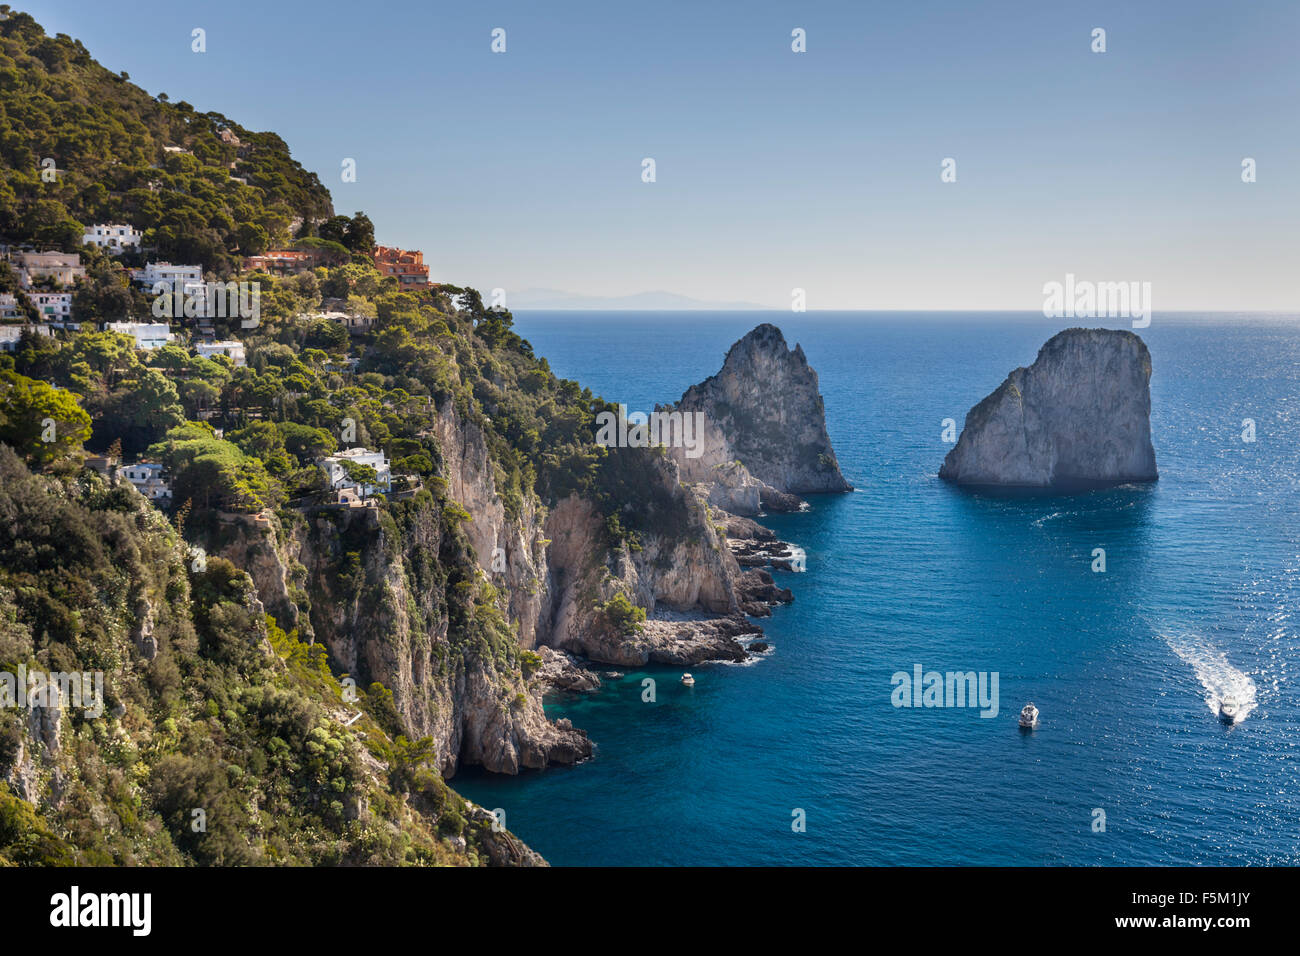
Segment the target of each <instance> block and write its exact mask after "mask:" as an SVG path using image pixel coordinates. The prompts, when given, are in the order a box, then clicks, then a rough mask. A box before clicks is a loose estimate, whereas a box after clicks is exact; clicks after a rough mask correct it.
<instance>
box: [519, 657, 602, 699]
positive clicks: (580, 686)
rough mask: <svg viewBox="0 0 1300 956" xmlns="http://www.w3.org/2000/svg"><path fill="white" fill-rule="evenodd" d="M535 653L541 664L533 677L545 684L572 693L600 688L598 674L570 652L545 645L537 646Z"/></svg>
mask: <svg viewBox="0 0 1300 956" xmlns="http://www.w3.org/2000/svg"><path fill="white" fill-rule="evenodd" d="M537 653H538V655H539V656H540V657H541V659H542V665H541V667H539V668H538V669H537V673H536V674H534V675H533V677H534V679H536V680H537V681H538V682H540V683H542V684H544V685H545V686H547V687H549V688H551V689H553V690H564V691H570V692H573V693H586V692H588V691H593V690H598V689H599V688H600V677H599V675H597V674H596V672H595V671H592V670H588V669H587V668H585V667H583V666H582V664H581V663H579V661H578V659H577V658H576V657H574V656H573V655H572V654H568V653H566V652H564V651H557V650H554V649H553V648H550V647H545V646H543V647H540V648H538V649H537Z"/></svg>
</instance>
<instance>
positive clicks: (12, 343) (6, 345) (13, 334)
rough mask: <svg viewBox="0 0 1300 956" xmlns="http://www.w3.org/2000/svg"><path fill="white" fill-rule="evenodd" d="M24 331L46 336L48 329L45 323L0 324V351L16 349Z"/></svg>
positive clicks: (48, 332)
mask: <svg viewBox="0 0 1300 956" xmlns="http://www.w3.org/2000/svg"><path fill="white" fill-rule="evenodd" d="M24 332H31V333H32V335H44V336H46V337H48V336H49V334H50V329H49V326H47V325H0V352H12V351H14V350H15V349H17V348H18V343H19V341H21V339H22V337H23V333H24Z"/></svg>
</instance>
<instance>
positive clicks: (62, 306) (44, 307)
mask: <svg viewBox="0 0 1300 956" xmlns="http://www.w3.org/2000/svg"><path fill="white" fill-rule="evenodd" d="M27 298H29V299H31V300H32V304H33V305H34V306H36V311H38V312H40V313H41V318H42V319H44V320H45V321H46V322H66V321H67V320H68V319H70V318H71V317H72V293H71V292H29V293H27Z"/></svg>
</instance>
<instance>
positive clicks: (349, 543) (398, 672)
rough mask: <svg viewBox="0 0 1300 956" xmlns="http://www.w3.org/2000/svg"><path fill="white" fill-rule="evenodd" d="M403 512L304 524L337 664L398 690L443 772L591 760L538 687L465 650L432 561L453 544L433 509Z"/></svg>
mask: <svg viewBox="0 0 1300 956" xmlns="http://www.w3.org/2000/svg"><path fill="white" fill-rule="evenodd" d="M402 517H403V523H402V524H401V525H400V526H397V525H395V524H394V523H393V522H392V521H391V520H390V519H389V518H388V516H387V515H385V514H384V513H383V512H380V511H377V510H374V509H356V510H350V511H343V512H333V513H321V514H318V515H315V516H314V517H312V518H311V519H310V521H309V523H308V525H307V527H306V528H305V530H304V534H303V538H302V541H301V552H300V554H301V560H302V562H303V564H304V565H305V567H306V568H307V572H308V578H307V586H308V588H307V589H308V593H309V594H310V596H311V616H312V625H313V628H314V630H315V633H316V635H317V638H318V639H320V640H323V641H324V642H325V643H326V644H327V646H328V647H329V649H330V654H331V656H332V657H333V658H334V660H335V661H337V662H338V664H339V666H341V667H342V668H344V669H345V670H346V671H347V672H348V673H349V674H350V675H351V676H352V677H353V678H354V679H355V680H356V681H357V683H358V685H360V686H361V687H363V688H364V687H368V686H369V685H370V683H371V682H375V681H377V682H379V683H381V684H383V685H384V686H385V687H387V688H388V689H389V690H390V691H392V693H393V701H394V706H395V707H396V708H397V711H398V713H399V715H400V716H401V718H402V721H403V723H404V724H405V726H406V729H407V730H408V731H409V734H410V735H411V736H412V738H413V739H414V738H416V737H424V736H428V737H431V738H433V740H434V742H435V744H436V745H437V750H438V765H439V768H440V769H441V770H442V772H443V773H444V775H447V776H450V775H452V774H454V773H455V771H456V768H457V767H458V766H460V764H461V763H470V764H479V765H482V766H483V767H485V768H487V769H488V770H492V771H495V772H498V773H518V772H519V771H520V770H521V769H522V768H533V769H540V768H542V767H545V766H547V765H548V764H552V763H559V764H571V763H575V762H577V761H579V760H582V759H584V758H585V757H588V756H590V755H591V750H592V748H591V742H590V740H588V739H587V736H586V734H585V733H583V732H582V731H580V730H576V729H574V728H573V727H572V726H571V725H569V726H567V727H561V726H560V725H559V724H558V723H554V722H552V721H550V720H548V719H547V718H546V716H545V714H544V713H543V712H542V703H541V695H542V691H541V688H540V687H539V686H532V687H529V686H527V684H526V682H525V681H524V679H523V676H522V673H521V672H520V670H519V669H518V668H517V667H515V668H513V669H512V668H509V667H502V666H497V662H495V661H494V660H492V659H485V658H484V657H483V656H482V655H481V654H467V653H465V651H464V645H463V644H460V643H458V640H459V638H460V637H461V636H460V635H455V634H453V633H452V631H451V622H450V620H449V608H448V606H447V599H446V591H445V589H446V581H445V580H442V579H441V577H440V574H439V572H438V570H437V566H436V565H434V564H433V563H432V561H433V558H434V557H436V556H438V555H440V554H441V555H443V556H444V557H445V556H446V555H447V551H446V550H445V548H447V547H450V546H451V543H450V542H448V541H447V540H446V539H445V538H444V530H445V529H444V525H443V523H442V522H441V521H440V520H439V515H438V513H437V510H436V506H435V505H434V503H433V502H432V501H428V502H426V503H424V504H418V503H417V504H412V505H409V506H407V507H406V508H405V509H404V511H403V515H402ZM358 548H359V549H360V550H354V549H358ZM350 553H352V554H356V555H357V556H358V558H359V563H357V564H356V565H351V564H350V558H349V554H350ZM446 563H447V564H451V563H452V562H451V561H450V560H448V561H447V562H446ZM341 571H342V572H343V573H340V572H341Z"/></svg>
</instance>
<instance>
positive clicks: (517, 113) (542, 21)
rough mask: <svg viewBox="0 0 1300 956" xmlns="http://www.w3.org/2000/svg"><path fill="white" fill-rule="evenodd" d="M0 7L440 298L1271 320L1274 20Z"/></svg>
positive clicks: (164, 1)
mask: <svg viewBox="0 0 1300 956" xmlns="http://www.w3.org/2000/svg"><path fill="white" fill-rule="evenodd" d="M14 6H15V7H16V8H18V9H21V10H26V11H27V12H29V13H31V14H32V15H33V16H35V17H36V18H37V19H38V20H39V21H41V23H42V24H43V25H44V26H45V28H46V30H47V31H49V32H51V33H54V32H64V33H69V34H71V35H72V36H75V37H77V38H79V39H81V40H82V41H83V42H84V43H85V44H86V46H87V47H88V48H89V49H90V51H91V53H92V55H94V56H95V57H96V58H97V59H98V60H99V61H100V62H102V63H103V64H104V65H105V66H107V67H109V68H110V69H112V70H115V71H116V70H126V71H128V72H129V73H130V74H131V78H132V80H133V81H135V82H137V83H139V84H140V85H142V86H144V87H145V88H146V89H147V90H149V91H150V92H151V93H155V94H156V93H159V92H166V93H168V94H169V95H170V96H171V98H172V99H173V100H178V99H185V100H187V101H189V102H190V103H192V104H194V106H195V107H196V108H198V109H200V110H218V111H220V112H222V113H225V114H226V115H227V116H230V117H231V118H232V119H235V120H236V121H238V122H240V123H241V124H243V125H245V126H247V127H250V128H255V129H271V130H275V131H277V132H278V133H280V134H281V135H282V136H283V137H284V139H285V140H286V141H287V142H288V143H289V145H290V148H291V149H292V150H293V153H294V156H295V157H296V158H297V159H298V160H299V161H300V162H302V163H303V164H304V165H305V166H307V167H308V168H310V169H313V170H315V171H316V172H318V173H319V174H320V176H321V179H322V181H324V182H325V183H326V185H327V186H328V187H329V189H330V191H331V192H332V193H333V195H334V200H335V205H336V207H337V208H338V210H339V211H341V212H348V213H350V212H352V211H354V210H356V209H364V210H365V211H366V212H367V213H368V214H369V215H370V216H371V218H373V219H374V221H375V224H376V228H377V232H378V234H379V237H380V240H381V241H382V242H385V243H388V244H393V245H402V246H407V247H419V248H422V249H424V251H425V255H426V261H427V262H429V263H430V265H431V270H432V275H433V277H434V278H435V279H437V280H442V281H450V282H458V283H465V284H471V285H475V286H477V287H479V288H480V289H484V290H487V289H491V288H493V287H503V288H505V289H507V291H509V290H511V289H515V290H519V289H525V288H551V289H563V290H567V291H571V292H578V293H586V294H593V295H620V294H628V293H635V292H640V291H647V290H667V291H671V292H676V293H680V294H683V295H689V296H693V297H695V298H699V299H706V300H746V301H752V302H759V303H763V304H770V305H775V306H780V307H788V305H789V301H790V290H791V289H792V288H793V287H796V286H798V287H803V288H805V289H806V290H807V296H808V307H809V308H813V309H818V308H872V309H901V308H913V309H998V308H1017V309H1037V308H1040V307H1041V305H1042V298H1043V297H1042V286H1043V283H1045V282H1048V281H1051V280H1053V279H1057V280H1059V279H1061V278H1063V276H1064V274H1065V273H1066V272H1073V273H1075V274H1076V275H1078V276H1079V277H1080V278H1087V279H1093V280H1096V281H1118V280H1139V281H1149V282H1151V283H1152V287H1153V301H1154V304H1155V308H1156V310H1157V311H1160V310H1166V309H1202V308H1204V309H1275V310H1287V311H1294V310H1297V309H1300V268H1298V267H1297V262H1298V261H1300V256H1297V252H1298V251H1300V239H1298V238H1297V236H1298V234H1300V229H1298V227H1297V224H1298V221H1300V108H1298V107H1300V57H1298V56H1297V39H1298V38H1300V3H1296V2H1295V0H1287V2H1280V0H1260V2H1239V0H1224V2H1214V3H1211V2H1201V0H1178V2H1172V0H1169V2H1140V3H1135V2H1132V0H1128V2H1121V3H1110V2H1089V3H1081V2H1080V3H1071V2H1061V0H1050V2H1044V0H1025V2H1015V3H1012V2H1005V3H975V2H970V0H959V2H937V0H936V2H925V0H908V2H897V3H865V2H849V0H836V2H819V3H816V4H807V3H796V2H786V3H771V2H761V0H750V2H744V3H741V2H726V3H700V2H695V3H674V2H663V0H657V2H653V3H630V2H628V3H625V2H611V0H601V2H554V3H539V2H537V0H527V2H520V3H492V2H481V3H480V2H463V3H428V2H370V3H364V2H334V0H315V2H308V0H274V2H257V3H252V2H243V0H223V2H212V3H209V2H199V3H178V2H175V0H130V2H129V3H113V2H103V0H20V2H15V3H14ZM194 27H203V28H204V29H206V30H207V42H208V52H207V53H206V54H203V55H198V54H194V53H192V52H191V51H190V31H191V30H192V29H193V28H194ZM495 27H502V28H504V29H505V30H506V31H507V52H506V53H504V54H493V53H492V52H491V50H490V42H491V37H490V33H491V31H492V29H493V28H495ZM795 27H802V28H804V29H805V30H806V31H807V38H808V39H807V45H808V52H807V53H804V54H795V53H792V52H791V49H790V43H791V38H790V32H791V30H792V29H793V28H795ZM1094 27H1103V28H1105V30H1106V31H1107V47H1108V51H1107V52H1106V53H1104V54H1096V53H1093V52H1091V50H1090V44H1091V39H1090V34H1091V31H1092V29H1093V28H1094ZM1247 156H1250V157H1253V158H1255V159H1256V160H1257V162H1258V182H1256V183H1254V184H1252V185H1246V184H1243V183H1242V182H1241V176H1240V166H1241V161H1242V158H1243V157H1247ZM344 157H353V158H355V159H356V160H357V163H358V181H357V182H356V183H354V184H344V183H342V182H340V176H339V171H340V163H341V161H342V160H343V158H344ZM643 157H653V158H654V159H655V160H656V163H657V174H658V181H657V182H656V183H654V184H646V183H643V182H642V181H641V160H642V158H643ZM945 157H953V158H955V159H956V160H957V174H958V177H957V182H956V183H954V184H944V183H941V182H940V179H939V167H940V162H941V160H943V159H944V158H945Z"/></svg>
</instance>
